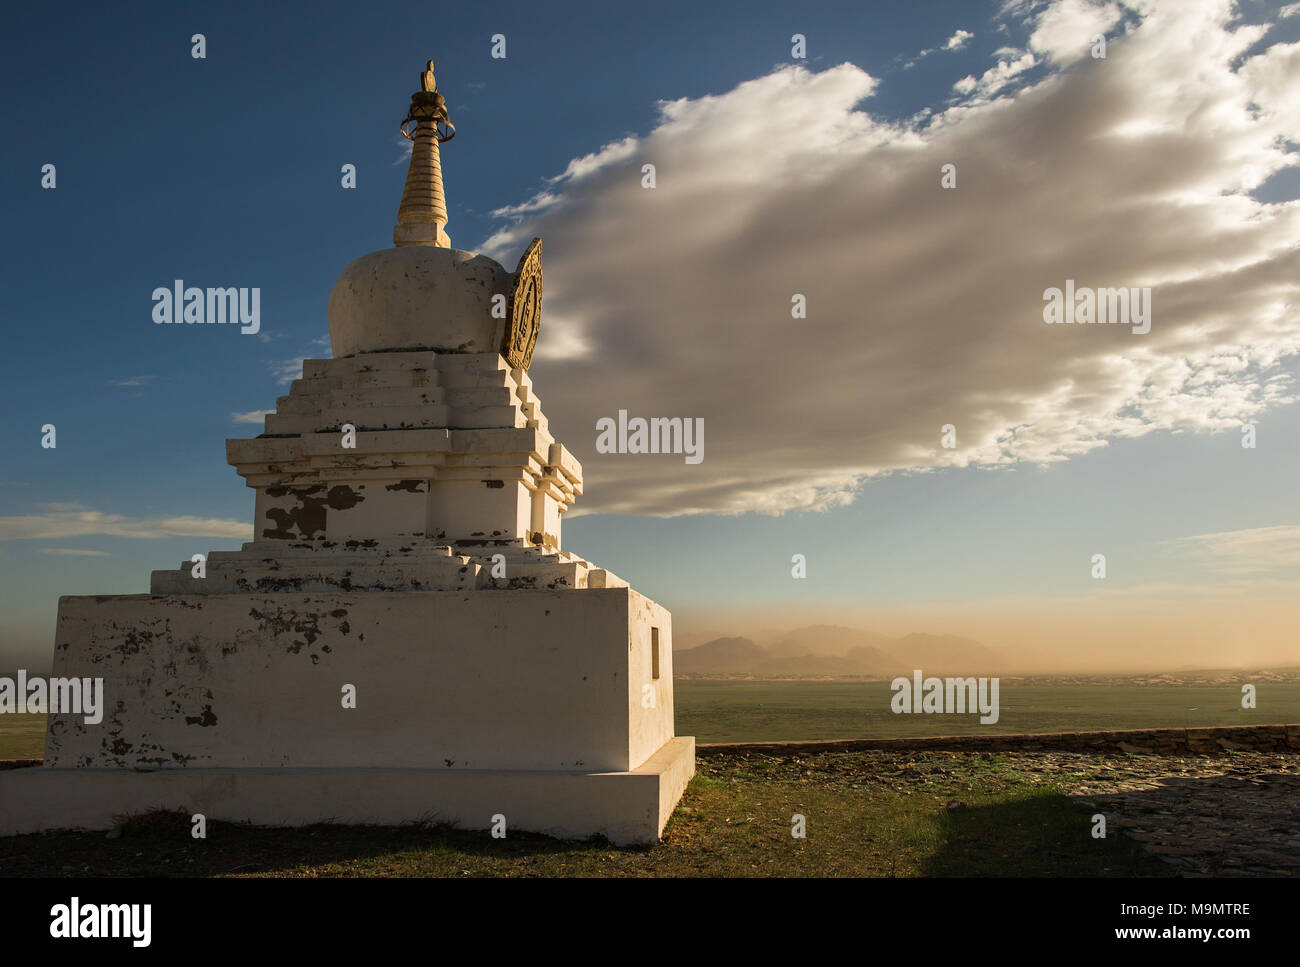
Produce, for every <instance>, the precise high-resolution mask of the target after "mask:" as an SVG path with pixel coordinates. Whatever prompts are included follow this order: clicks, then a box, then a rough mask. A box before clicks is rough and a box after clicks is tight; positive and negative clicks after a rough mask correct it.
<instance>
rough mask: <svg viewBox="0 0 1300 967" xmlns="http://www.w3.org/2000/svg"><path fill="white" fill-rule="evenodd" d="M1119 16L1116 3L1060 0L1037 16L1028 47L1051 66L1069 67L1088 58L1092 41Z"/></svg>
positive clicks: (1106, 29)
mask: <svg viewBox="0 0 1300 967" xmlns="http://www.w3.org/2000/svg"><path fill="white" fill-rule="evenodd" d="M1121 16H1122V12H1121V10H1120V7H1119V4H1117V3H1097V2H1094V0H1060V2H1058V3H1054V4H1052V5H1051V6H1049V7H1047V8H1046V9H1045V10H1044V11H1043V12H1042V14H1041V15H1040V16H1039V18H1038V21H1037V25H1036V29H1035V30H1034V32H1033V34H1032V35H1031V36H1030V38H1029V46H1030V48H1032V49H1033V50H1036V51H1038V52H1039V53H1040V54H1043V55H1044V56H1046V58H1047V59H1048V60H1050V61H1052V62H1053V63H1056V64H1061V65H1065V64H1072V63H1074V62H1075V61H1077V60H1080V59H1082V58H1083V57H1086V56H1088V55H1089V52H1090V51H1091V49H1092V43H1093V38H1094V37H1096V36H1097V35H1098V34H1100V35H1102V36H1106V32H1107V31H1108V30H1110V28H1111V27H1113V26H1115V24H1117V23H1119V20H1120V17H1121ZM1107 40H1108V41H1109V40H1110V38H1109V37H1108V38H1107Z"/></svg>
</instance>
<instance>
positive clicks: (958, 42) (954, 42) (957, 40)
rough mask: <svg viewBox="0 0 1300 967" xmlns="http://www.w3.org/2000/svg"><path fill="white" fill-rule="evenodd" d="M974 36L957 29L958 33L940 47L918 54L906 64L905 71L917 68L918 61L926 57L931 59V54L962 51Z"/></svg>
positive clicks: (927, 49) (929, 48)
mask: <svg viewBox="0 0 1300 967" xmlns="http://www.w3.org/2000/svg"><path fill="white" fill-rule="evenodd" d="M974 36H975V35H974V34H973V33H971V32H970V31H969V30H962V29H961V28H960V27H959V28H957V32H956V33H954V34H953V35H952V36H951V37H949V38H948V39H947V40H945V41H944V42H943V43H942V44H941V45H940V46H938V47H927V48H926V49H925V50H923V51H921V52H920V53H919V54H917V55H916V56H915V57H913V58H912V59H911V60H909V61H908V62H907V63H906V64H904V65H903V69H904V70H907V69H908V68H909V67H914V66H916V62H917V61H919V60H921V59H923V58H925V57H929V56H930V55H931V54H937V53H939V52H940V51H943V50H961V49H963V48H964V47H965V46H966V45H967V44H968V43H970V41H971V38H972V37H974Z"/></svg>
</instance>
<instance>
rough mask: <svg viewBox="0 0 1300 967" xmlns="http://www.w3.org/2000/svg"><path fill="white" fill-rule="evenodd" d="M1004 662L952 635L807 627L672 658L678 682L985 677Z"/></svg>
mask: <svg viewBox="0 0 1300 967" xmlns="http://www.w3.org/2000/svg"><path fill="white" fill-rule="evenodd" d="M1005 664H1006V662H1005V660H1004V659H1003V657H1002V656H1000V655H999V654H998V653H997V652H996V651H994V650H993V649H991V648H988V647H985V646H984V645H982V644H980V643H979V642H978V641H974V640H972V639H970V638H959V637H957V636H955V635H926V634H910V635H905V636H903V637H902V638H890V637H889V636H887V635H878V634H873V633H871V632H868V631H858V630H856V629H853V628H840V627H835V626H832V625H811V626H809V627H807V628H800V629H797V630H795V631H791V632H787V633H786V634H784V635H782V636H781V637H779V638H777V639H776V640H775V641H773V642H772V643H771V644H769V645H766V646H764V645H760V644H759V643H758V642H756V641H754V640H753V639H751V638H714V639H713V640H712V641H706V642H705V643H704V644H702V645H698V646H696V647H695V648H687V649H683V650H682V651H675V652H674V653H673V675H674V676H675V677H678V678H714V677H725V678H731V677H736V678H849V677H852V678H893V677H895V676H897V675H910V674H911V672H912V670H913V669H916V668H919V669H921V670H922V671H924V672H925V673H926V675H927V676H928V675H931V674H934V675H949V674H951V675H990V674H998V673H999V672H1000V670H1001V669H1000V668H999V666H1001V665H1005Z"/></svg>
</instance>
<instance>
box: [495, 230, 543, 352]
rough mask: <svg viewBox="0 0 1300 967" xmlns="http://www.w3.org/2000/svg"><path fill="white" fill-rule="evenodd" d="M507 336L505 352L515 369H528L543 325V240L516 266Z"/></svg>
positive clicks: (531, 245) (534, 241)
mask: <svg viewBox="0 0 1300 967" xmlns="http://www.w3.org/2000/svg"><path fill="white" fill-rule="evenodd" d="M506 321H507V324H508V325H507V328H506V336H505V342H504V343H503V344H502V346H501V355H502V356H504V357H505V358H506V362H507V363H509V364H510V367H511V368H512V369H524V370H526V369H528V366H529V364H530V363H532V361H533V347H534V346H536V345H537V333H538V331H539V330H540V329H541V327H542V240H541V239H540V238H535V239H533V240H532V242H531V243H529V245H528V248H526V249H524V254H523V255H522V256H520V258H519V267H518V268H517V269H515V284H514V288H513V289H511V290H510V300H509V303H508V305H507V308H506Z"/></svg>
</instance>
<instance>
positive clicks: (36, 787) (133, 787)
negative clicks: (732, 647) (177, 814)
mask: <svg viewBox="0 0 1300 967" xmlns="http://www.w3.org/2000/svg"><path fill="white" fill-rule="evenodd" d="M694 774H695V740H694V739H693V738H691V737H689V736H686V737H679V738H674V739H670V740H669V741H667V742H665V743H664V744H663V746H661V747H660V749H659V750H658V751H657V752H656V753H655V754H654V755H653V756H651V757H650V758H649V759H647V760H646V761H645V762H643V763H642V764H641V765H640V766H639V767H638V768H636V769H633V770H631V771H628V772H528V771H522V770H513V771H507V770H490V769H483V770H448V769H383V768H377V767H360V766H358V767H353V768H339V769H156V770H152V771H138V770H127V769H54V768H29V769H14V770H10V771H7V772H4V773H0V835H3V836H9V835H16V834H21V833H35V832H41V831H46V830H53V829H82V830H101V829H110V828H112V827H113V826H114V825H115V824H116V823H117V822H119V821H120V820H122V819H123V818H125V817H126V816H128V815H132V814H137V815H138V814H141V813H145V812H148V811H150V810H155V809H181V810H184V811H185V812H186V813H188V814H190V815H194V814H197V813H201V814H202V815H203V816H204V817H206V818H207V819H208V820H210V821H217V822H229V823H252V824H254V825H258V826H309V825H312V824H315V823H339V824H348V825H374V826H399V825H404V824H408V823H429V824H435V823H446V824H448V825H451V826H454V827H456V828H458V829H472V830H488V829H492V828H493V826H494V825H498V821H497V820H496V819H495V817H496V816H502V817H504V818H505V820H504V821H505V826H504V829H505V832H506V835H507V836H509V835H510V834H511V832H513V831H520V830H526V831H529V832H536V833H544V834H546V835H548V836H554V837H557V838H559V839H587V838H590V837H593V836H603V837H604V838H605V839H607V840H609V841H610V842H611V843H615V844H618V845H639V844H648V843H656V842H658V840H659V834H660V833H661V832H662V831H663V828H664V825H665V824H666V823H667V822H668V817H669V816H671V815H672V812H673V808H674V807H675V806H676V805H677V801H678V800H679V799H680V798H681V795H682V792H683V791H684V790H685V789H686V784H687V783H688V782H689V781H690V778H691V776H692V775H694Z"/></svg>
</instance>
